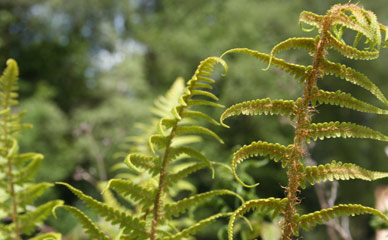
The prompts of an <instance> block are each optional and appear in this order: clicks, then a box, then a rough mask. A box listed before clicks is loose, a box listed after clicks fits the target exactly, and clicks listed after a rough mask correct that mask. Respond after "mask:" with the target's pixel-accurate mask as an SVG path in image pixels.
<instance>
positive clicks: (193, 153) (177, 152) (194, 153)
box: [168, 146, 211, 166]
mask: <svg viewBox="0 0 388 240" xmlns="http://www.w3.org/2000/svg"><path fill="white" fill-rule="evenodd" d="M182 154H186V155H187V156H189V157H191V158H195V159H198V160H200V161H202V162H204V163H207V164H208V165H209V166H211V163H210V161H209V160H208V159H207V158H206V156H205V155H203V154H202V153H200V152H199V151H198V150H196V149H195V148H192V147H185V146H181V147H171V150H170V152H169V156H168V158H169V159H170V161H172V160H174V159H176V158H177V157H178V156H181V155H182Z"/></svg>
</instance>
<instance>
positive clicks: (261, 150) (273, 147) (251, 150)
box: [232, 141, 293, 187]
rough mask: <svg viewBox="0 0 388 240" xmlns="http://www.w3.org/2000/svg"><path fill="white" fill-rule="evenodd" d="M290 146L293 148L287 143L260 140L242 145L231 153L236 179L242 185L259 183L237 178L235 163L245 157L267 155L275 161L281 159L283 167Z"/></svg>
mask: <svg viewBox="0 0 388 240" xmlns="http://www.w3.org/2000/svg"><path fill="white" fill-rule="evenodd" d="M292 148H293V145H288V146H287V147H286V146H283V145H280V144H278V143H276V144H273V143H268V142H262V141H258V142H252V143H251V144H249V145H244V146H243V147H241V148H240V149H239V150H237V151H236V152H235V153H234V154H233V159H232V171H233V175H234V177H235V178H236V180H237V181H238V182H239V183H240V184H241V185H243V186H244V187H255V186H257V185H259V183H256V184H254V185H247V184H245V183H244V182H243V181H242V180H241V179H240V178H239V176H238V175H237V173H236V168H237V164H239V163H241V162H243V161H244V160H245V159H247V158H250V157H257V156H262V157H269V158H270V159H273V160H274V161H275V162H278V161H279V160H282V167H285V166H286V165H287V159H288V158H289V156H290V154H291V150H292Z"/></svg>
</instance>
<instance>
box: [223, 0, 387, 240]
mask: <svg viewBox="0 0 388 240" xmlns="http://www.w3.org/2000/svg"><path fill="white" fill-rule="evenodd" d="M299 21H300V23H303V24H307V25H311V26H312V29H309V31H310V30H314V29H317V30H318V33H319V34H318V35H317V36H316V37H315V38H290V39H287V40H285V41H283V42H281V43H279V44H278V45H276V46H275V47H274V48H273V49H272V51H271V53H270V54H265V53H261V52H258V51H255V50H250V49H245V48H239V49H231V50H229V51H227V52H225V53H224V54H223V56H222V57H224V56H225V55H229V54H232V53H242V54H248V55H252V56H254V57H256V58H258V59H259V60H261V61H263V62H265V63H267V64H268V68H269V67H270V66H271V65H274V66H276V67H279V68H280V69H282V70H284V71H286V72H287V73H289V74H290V75H292V76H293V77H294V78H295V79H298V80H300V83H301V84H303V93H302V95H301V97H300V98H298V99H296V100H282V99H280V100H271V99H269V98H267V99H257V100H253V101H248V102H243V103H239V104H236V105H233V106H231V107H230V108H228V109H227V110H226V111H225V112H224V113H223V115H222V116H221V122H223V121H224V120H225V119H227V118H229V117H232V116H238V115H262V114H265V115H267V114H271V115H272V114H276V115H283V116H286V117H289V118H290V120H291V121H290V122H292V124H293V126H294V128H295V131H294V133H295V135H294V139H293V143H292V144H290V145H288V146H283V145H280V144H277V143H268V142H264V141H257V142H252V143H251V144H249V145H246V146H243V147H242V148H240V149H239V150H237V151H236V152H235V153H234V155H233V160H232V169H233V173H234V175H235V177H236V179H237V181H239V182H240V183H241V184H242V185H244V186H245V187H255V186H256V185H257V184H256V185H247V184H245V183H244V182H243V181H242V180H241V179H240V178H239V177H238V175H237V173H236V168H237V165H238V164H239V163H241V162H242V161H244V160H245V159H247V158H250V157H252V156H264V157H268V158H270V159H273V160H274V161H275V162H280V163H281V164H282V167H283V168H285V169H286V171H287V177H288V185H287V187H286V188H285V195H286V196H285V198H283V199H275V198H268V199H257V200H251V201H247V202H246V203H245V204H243V206H241V207H240V208H239V209H238V210H237V211H235V212H234V214H233V215H232V217H231V220H230V223H229V239H230V240H232V239H233V225H234V222H235V220H236V219H237V218H238V217H241V216H242V215H243V214H244V213H246V212H248V211H250V210H252V209H258V210H259V211H263V212H264V213H270V214H271V215H272V216H273V217H274V216H277V215H279V214H282V215H283V217H284V220H283V222H282V239H283V240H290V239H293V238H294V237H295V236H298V235H299V229H300V228H303V229H305V230H310V229H311V228H312V227H314V226H315V225H317V224H322V223H323V222H324V221H328V220H329V219H333V218H335V217H339V216H345V215H346V216H349V215H358V214H374V215H377V216H379V217H381V218H382V219H384V220H385V221H388V218H387V217H386V216H385V215H384V214H382V213H381V212H379V211H378V210H376V209H373V208H370V207H365V206H362V205H358V204H342V205H338V206H334V207H333V208H329V209H322V210H320V211H317V212H314V213H310V214H304V215H300V214H299V213H298V212H297V209H296V206H297V205H298V204H300V203H301V199H299V198H298V193H299V192H300V188H305V187H306V185H307V184H310V185H313V184H315V183H316V182H323V181H333V180H349V179H362V180H367V181H372V180H377V179H380V178H385V177H387V176H388V173H382V172H374V171H369V170H366V169H363V168H361V167H360V166H357V165H355V164H351V163H341V162H335V161H333V162H332V163H331V164H326V165H319V166H305V164H304V158H305V156H306V155H307V150H306V149H307V147H306V144H308V143H309V142H310V141H311V139H313V140H314V141H315V140H318V139H319V140H324V139H326V138H368V139H374V140H379V141H388V136H385V135H384V134H382V133H380V132H378V131H376V130H372V129H370V128H368V127H365V126H360V125H357V124H354V123H349V122H324V123H312V122H311V121H312V116H313V114H314V113H315V112H316V111H314V110H315V108H316V106H317V104H330V105H335V106H340V107H343V108H349V109H352V110H355V111H361V112H367V113H374V114H387V113H388V110H385V109H381V108H378V107H375V106H373V105H371V104H368V103H366V102H363V101H360V100H358V99H356V98H354V97H352V96H351V95H350V94H349V93H344V92H341V91H336V92H329V91H324V90H321V89H319V88H318V87H317V81H318V80H319V79H321V78H323V77H324V76H325V75H336V76H337V77H339V78H341V79H343V80H345V81H348V82H350V83H352V84H355V85H358V86H360V87H362V88H364V89H366V90H368V91H369V92H370V93H372V94H373V95H374V96H375V97H376V98H377V99H378V100H380V101H381V102H382V103H383V104H384V105H385V106H388V101H387V99H386V97H385V96H384V95H383V93H382V92H381V91H380V89H379V88H378V87H377V86H376V85H375V84H374V83H373V82H372V81H370V80H369V79H368V78H367V77H366V76H365V75H364V74H362V73H360V72H357V71H356V70H354V69H352V68H350V67H347V66H345V65H343V64H339V63H334V62H331V61H329V60H328V59H327V58H326V55H327V54H328V50H329V49H333V50H335V51H337V52H339V53H340V54H341V55H343V56H345V57H347V58H350V59H355V60H371V59H375V58H377V57H378V55H379V50H380V48H381V47H382V46H383V47H386V46H387V43H388V36H387V30H388V28H387V27H386V26H384V25H382V24H380V23H379V22H378V21H377V18H376V16H375V15H374V14H373V13H372V12H370V11H367V10H365V9H363V8H362V7H360V6H358V5H355V4H345V5H334V6H333V7H332V8H331V9H330V10H329V11H328V12H327V13H326V15H323V16H321V15H317V14H314V13H311V12H302V13H301V15H300V19H299ZM346 29H350V30H353V31H355V32H356V33H357V35H356V37H355V39H354V42H353V45H352V46H351V45H348V44H346V43H345V41H344V40H343V38H342V36H343V33H344V31H345V30H346ZM382 35H383V36H384V38H383V37H382ZM361 39H364V40H365V45H366V47H365V48H364V49H359V48H357V46H358V45H359V41H360V40H361ZM384 45H385V46H384ZM289 49H303V50H307V51H308V52H309V53H310V55H311V56H313V63H312V65H310V66H304V65H299V64H294V63H289V62H287V61H285V60H283V59H280V58H277V57H275V55H276V54H277V53H279V52H281V51H286V50H289ZM268 68H267V69H268ZM223 125H224V126H226V125H225V124H223Z"/></svg>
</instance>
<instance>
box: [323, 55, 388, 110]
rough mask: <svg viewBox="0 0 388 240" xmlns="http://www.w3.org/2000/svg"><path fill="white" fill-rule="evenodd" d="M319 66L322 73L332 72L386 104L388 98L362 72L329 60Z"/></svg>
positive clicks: (387, 103)
mask: <svg viewBox="0 0 388 240" xmlns="http://www.w3.org/2000/svg"><path fill="white" fill-rule="evenodd" d="M321 68H322V70H323V73H324V74H332V75H333V74H334V75H335V76H338V77H340V78H341V79H345V80H346V81H348V82H350V83H352V84H355V85H358V86H360V87H362V88H364V89H366V90H368V91H369V92H371V93H372V94H373V95H375V96H376V97H377V99H379V100H380V101H381V102H382V103H384V104H385V105H388V100H387V99H386V98H385V96H384V94H383V93H382V92H381V91H380V89H379V88H378V87H377V86H376V85H375V84H374V83H373V82H372V81H370V80H369V78H368V77H367V76H365V75H364V74H362V73H360V72H357V71H356V70H354V69H352V68H350V67H347V66H346V65H343V64H339V63H333V62H330V61H327V60H326V61H322V62H321Z"/></svg>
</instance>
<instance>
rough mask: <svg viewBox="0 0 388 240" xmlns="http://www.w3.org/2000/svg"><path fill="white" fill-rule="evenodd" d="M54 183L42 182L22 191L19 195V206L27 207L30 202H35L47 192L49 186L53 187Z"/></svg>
mask: <svg viewBox="0 0 388 240" xmlns="http://www.w3.org/2000/svg"><path fill="white" fill-rule="evenodd" d="M53 185H54V184H52V183H46V182H41V183H38V184H33V185H31V186H29V187H27V189H25V190H23V191H21V192H20V193H19V194H18V195H17V200H18V202H19V206H21V207H25V206H27V205H28V204H31V203H33V202H34V201H35V200H36V199H37V198H38V197H40V196H41V195H42V194H43V193H45V192H46V190H47V189H48V188H49V187H52V186H53Z"/></svg>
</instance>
